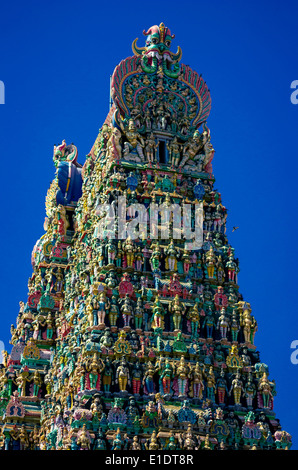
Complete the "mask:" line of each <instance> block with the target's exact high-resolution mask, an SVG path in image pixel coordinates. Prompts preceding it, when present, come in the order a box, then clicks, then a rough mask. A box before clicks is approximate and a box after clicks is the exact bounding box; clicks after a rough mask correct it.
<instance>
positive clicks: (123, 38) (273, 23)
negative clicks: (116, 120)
mask: <svg viewBox="0 0 298 470" xmlns="http://www.w3.org/2000/svg"><path fill="white" fill-rule="evenodd" d="M297 18H298V3H297V1H289V0H287V1H283V2H281V1H277V0H275V1H272V0H271V1H267V0H259V1H255V0H250V1H246V2H244V1H236V0H233V1H229V0H226V1H224V2H223V1H222V0H209V1H208V2H206V1H205V0H204V1H200V0H196V1H193V2H192V1H189V0H183V1H181V2H179V1H175V0H174V1H163V2H157V1H150V2H139V1H138V2H137V1H135V0H131V1H129V2H120V1H118V0H115V1H113V2H99V1H98V0H97V1H90V0H85V1H82V0H80V1H76V0H72V1H66V0H61V1H57V0H52V1H42V2H40V1H32V0H28V1H26V2H21V1H11V2H5V3H4V2H2V5H1V12H0V40H1V42H0V44H1V47H0V80H1V81H3V82H4V84H5V100H6V102H5V104H4V105H0V156H1V167H2V168H1V169H2V171H1V174H2V178H1V179H2V182H1V207H2V218H1V221H2V223H1V232H0V234H1V270H0V276H1V284H0V286H1V304H0V309H1V310H0V340H1V341H3V342H4V344H5V346H6V348H7V349H8V350H9V351H10V348H11V346H10V345H9V339H10V325H11V324H12V323H15V319H16V316H17V313H18V305H19V301H20V300H23V301H26V300H27V280H28V277H29V276H30V275H31V273H32V270H31V264H30V257H31V251H32V248H33V245H34V244H35V241H36V240H37V239H38V238H39V237H40V236H41V235H42V234H43V233H44V232H43V221H44V217H45V205H44V200H45V196H46V192H47V189H48V187H49V184H50V182H51V181H52V179H53V177H54V171H55V170H54V165H53V162H52V153H53V146H54V145H55V144H58V143H61V141H62V139H65V140H66V142H67V143H71V142H73V143H74V144H75V145H76V146H77V147H78V150H79V161H80V162H81V163H83V162H84V159H85V155H86V154H87V153H88V152H89V150H90V149H91V147H92V145H93V142H94V140H95V138H96V136H97V132H98V129H99V127H101V125H102V123H103V121H104V119H105V117H106V114H107V112H108V106H109V76H110V74H112V72H113V70H114V67H115V66H116V65H117V64H118V63H119V62H120V60H122V59H124V58H125V57H127V56H130V55H132V51H131V43H132V41H133V40H134V39H135V38H136V37H138V38H139V42H138V44H139V45H142V43H143V41H144V39H143V35H142V31H143V29H148V28H149V27H150V26H152V25H154V24H160V22H164V23H165V24H166V26H168V27H169V28H170V29H171V31H172V33H174V34H175V35H176V38H175V40H174V41H173V48H175V47H176V46H178V45H180V47H181V48H182V52H183V57H182V62H183V63H185V64H188V65H190V66H191V67H192V68H193V69H195V70H196V71H197V72H199V73H202V75H203V77H204V78H205V80H206V81H207V84H208V86H209V88H210V90H211V96H212V103H213V104H212V109H211V114H210V118H209V120H208V126H209V127H210V130H211V137H212V143H213V145H214V147H215V150H216V154H215V157H214V164H213V169H214V173H215V177H216V185H215V187H216V188H217V189H218V190H219V191H220V192H221V194H222V199H223V203H224V204H225V205H226V207H227V208H228V230H227V235H228V238H229V241H230V242H231V244H232V246H234V247H235V250H236V256H237V257H239V259H240V268H241V272H240V274H239V284H240V290H241V292H242V294H243V296H244V299H245V300H247V301H248V302H250V303H251V305H252V308H253V314H254V315H255V317H256V319H257V321H258V324H259V331H258V332H257V334H256V340H255V343H256V345H257V347H258V350H259V351H260V352H261V360H262V361H263V362H265V363H267V364H268V365H269V370H270V378H271V379H275V380H276V383H277V392H278V394H277V397H276V398H275V411H276V413H277V417H279V418H280V420H281V424H282V427H283V428H284V429H285V430H287V431H288V432H290V433H291V434H292V435H293V442H294V445H293V448H295V449H296V448H298V447H297V446H298V431H297V430H296V429H297V421H298V419H297V418H298V403H297V387H298V378H297V377H298V365H294V364H292V363H291V360H290V356H291V353H292V350H291V349H290V345H291V342H292V341H293V340H296V339H297V340H298V328H297V324H298V320H297V318H298V306H297V294H296V293H297V281H298V278H297V267H298V250H297V245H296V243H297V230H298V219H297V191H296V188H297V174H298V172H297V169H298V163H297V162H298V159H297V156H298V155H297V153H298V152H297V141H298V139H297V137H298V127H297V124H298V105H294V104H292V103H291V101H290V95H291V92H292V90H291V89H290V85H291V82H292V81H293V80H298V61H297V47H298V28H297ZM234 225H237V226H239V227H240V228H239V230H237V231H236V232H234V233H232V227H233V226H234Z"/></svg>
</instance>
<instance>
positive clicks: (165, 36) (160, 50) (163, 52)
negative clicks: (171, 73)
mask: <svg viewBox="0 0 298 470" xmlns="http://www.w3.org/2000/svg"><path fill="white" fill-rule="evenodd" d="M143 34H144V36H147V40H146V45H145V47H138V46H137V40H138V39H135V40H134V41H133V43H132V50H133V53H134V54H135V55H136V56H148V57H158V58H159V59H161V58H163V59H166V60H169V61H170V62H171V63H172V64H173V63H177V62H179V61H180V60H181V57H182V51H181V49H180V47H179V46H178V49H177V52H176V54H174V53H173V52H171V51H170V47H171V43H172V39H174V38H175V34H171V31H170V29H169V28H168V27H166V26H165V25H164V23H160V25H159V26H157V25H154V26H151V27H150V28H149V29H148V30H147V31H146V30H144V31H143Z"/></svg>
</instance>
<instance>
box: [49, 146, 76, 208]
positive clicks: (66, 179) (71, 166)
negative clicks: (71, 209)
mask: <svg viewBox="0 0 298 470" xmlns="http://www.w3.org/2000/svg"><path fill="white" fill-rule="evenodd" d="M77 158H78V150H77V148H76V146H75V145H73V144H70V145H66V142H65V140H63V142H62V144H61V145H58V146H55V147H54V157H53V160H54V164H55V166H56V168H57V182H58V186H59V189H58V191H57V194H56V202H57V204H62V205H63V206H67V205H70V204H71V203H75V202H78V200H79V199H80V197H81V196H82V182H83V180H82V165H80V164H79V163H78V162H77Z"/></svg>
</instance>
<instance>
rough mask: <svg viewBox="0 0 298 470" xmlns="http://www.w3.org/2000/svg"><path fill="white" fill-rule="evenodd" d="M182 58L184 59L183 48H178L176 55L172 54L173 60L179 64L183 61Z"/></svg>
mask: <svg viewBox="0 0 298 470" xmlns="http://www.w3.org/2000/svg"><path fill="white" fill-rule="evenodd" d="M181 57H182V50H181V47H180V46H178V49H177V52H176V54H172V59H173V61H175V62H179V61H180V60H181Z"/></svg>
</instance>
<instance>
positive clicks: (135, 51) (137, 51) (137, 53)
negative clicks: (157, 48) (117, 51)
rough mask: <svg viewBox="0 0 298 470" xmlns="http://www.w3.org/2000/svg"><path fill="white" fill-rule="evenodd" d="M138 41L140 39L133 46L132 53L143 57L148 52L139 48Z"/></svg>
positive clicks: (144, 48) (143, 48)
mask: <svg viewBox="0 0 298 470" xmlns="http://www.w3.org/2000/svg"><path fill="white" fill-rule="evenodd" d="M137 40H138V38H136V39H135V40H134V41H133V43H132V45H131V47H132V51H133V53H134V54H135V55H136V56H142V55H143V53H144V52H145V51H146V47H138V46H137Z"/></svg>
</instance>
